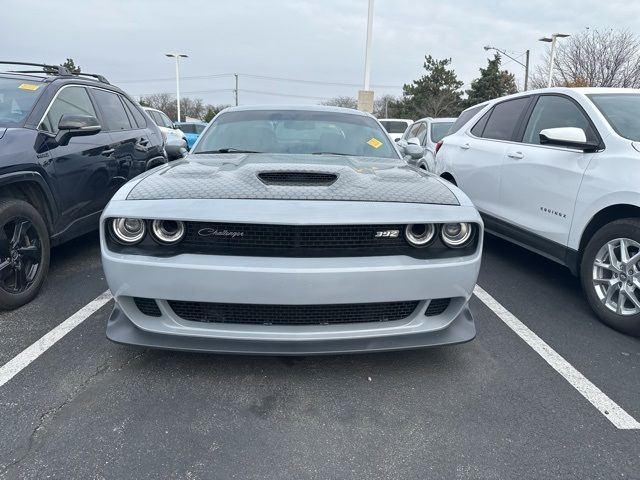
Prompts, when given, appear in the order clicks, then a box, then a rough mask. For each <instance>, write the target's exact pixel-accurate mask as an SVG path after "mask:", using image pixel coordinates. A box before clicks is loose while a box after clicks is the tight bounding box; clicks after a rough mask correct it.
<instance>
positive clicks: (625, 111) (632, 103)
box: [588, 93, 640, 141]
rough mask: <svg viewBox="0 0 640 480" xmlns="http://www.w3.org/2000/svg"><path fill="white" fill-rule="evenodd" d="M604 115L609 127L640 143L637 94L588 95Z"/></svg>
mask: <svg viewBox="0 0 640 480" xmlns="http://www.w3.org/2000/svg"><path fill="white" fill-rule="evenodd" d="M588 97H589V98H590V99H591V101H592V102H593V103H594V104H595V106H596V107H598V110H600V112H601V113H602V115H604V117H605V118H606V119H607V122H609V125H611V126H612V127H613V129H614V130H615V131H616V132H617V133H618V135H620V136H621V137H624V138H627V139H629V140H633V141H640V116H639V115H638V112H639V111H640V95H638V94H637V93H613V94H610V93H606V94H601V93H599V94H596V95H588Z"/></svg>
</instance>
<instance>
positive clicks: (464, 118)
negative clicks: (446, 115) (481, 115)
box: [447, 105, 486, 135]
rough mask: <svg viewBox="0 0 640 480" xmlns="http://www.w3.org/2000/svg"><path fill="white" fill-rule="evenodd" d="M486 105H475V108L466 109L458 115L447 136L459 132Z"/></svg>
mask: <svg viewBox="0 0 640 480" xmlns="http://www.w3.org/2000/svg"><path fill="white" fill-rule="evenodd" d="M485 106H486V105H476V106H475V107H471V108H467V109H466V110H465V111H464V112H462V113H461V114H460V116H459V117H458V119H457V120H456V121H455V122H454V123H453V125H451V128H450V129H449V132H448V133H447V135H451V134H452V133H456V132H457V131H458V130H460V129H461V128H462V127H464V125H465V124H466V123H467V122H468V121H469V120H471V119H472V118H473V117H475V115H476V113H478V112H479V111H480V110H482V109H483V108H484V107H485Z"/></svg>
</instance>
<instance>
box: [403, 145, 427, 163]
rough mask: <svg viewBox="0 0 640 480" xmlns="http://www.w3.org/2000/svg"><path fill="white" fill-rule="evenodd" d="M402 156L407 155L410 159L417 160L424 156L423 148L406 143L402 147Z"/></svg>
mask: <svg viewBox="0 0 640 480" xmlns="http://www.w3.org/2000/svg"><path fill="white" fill-rule="evenodd" d="M404 154H405V155H409V156H410V157H411V158H412V159H414V160H418V159H419V158H422V157H423V156H424V148H422V147H421V146H420V145H414V144H413V143H408V144H407V145H406V146H405V147H404Z"/></svg>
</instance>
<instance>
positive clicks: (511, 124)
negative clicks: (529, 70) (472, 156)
mask: <svg viewBox="0 0 640 480" xmlns="http://www.w3.org/2000/svg"><path fill="white" fill-rule="evenodd" d="M528 103H529V98H528V97H524V98H516V99H515V100H508V101H506V102H502V103H499V104H497V105H496V106H495V107H493V110H492V111H491V116H490V117H489V120H487V124H486V125H485V127H484V132H483V133H482V137H483V138H492V139H495V140H511V138H512V137H513V131H514V130H515V128H516V125H517V123H518V120H520V116H521V115H522V112H523V111H524V109H525V108H526V107H527V104H528Z"/></svg>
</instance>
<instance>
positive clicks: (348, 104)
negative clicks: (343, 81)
mask: <svg viewBox="0 0 640 480" xmlns="http://www.w3.org/2000/svg"><path fill="white" fill-rule="evenodd" d="M320 105H327V106H329V107H344V108H358V101H357V100H356V99H355V98H353V97H346V96H345V97H333V98H330V99H328V100H324V101H322V102H320Z"/></svg>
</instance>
